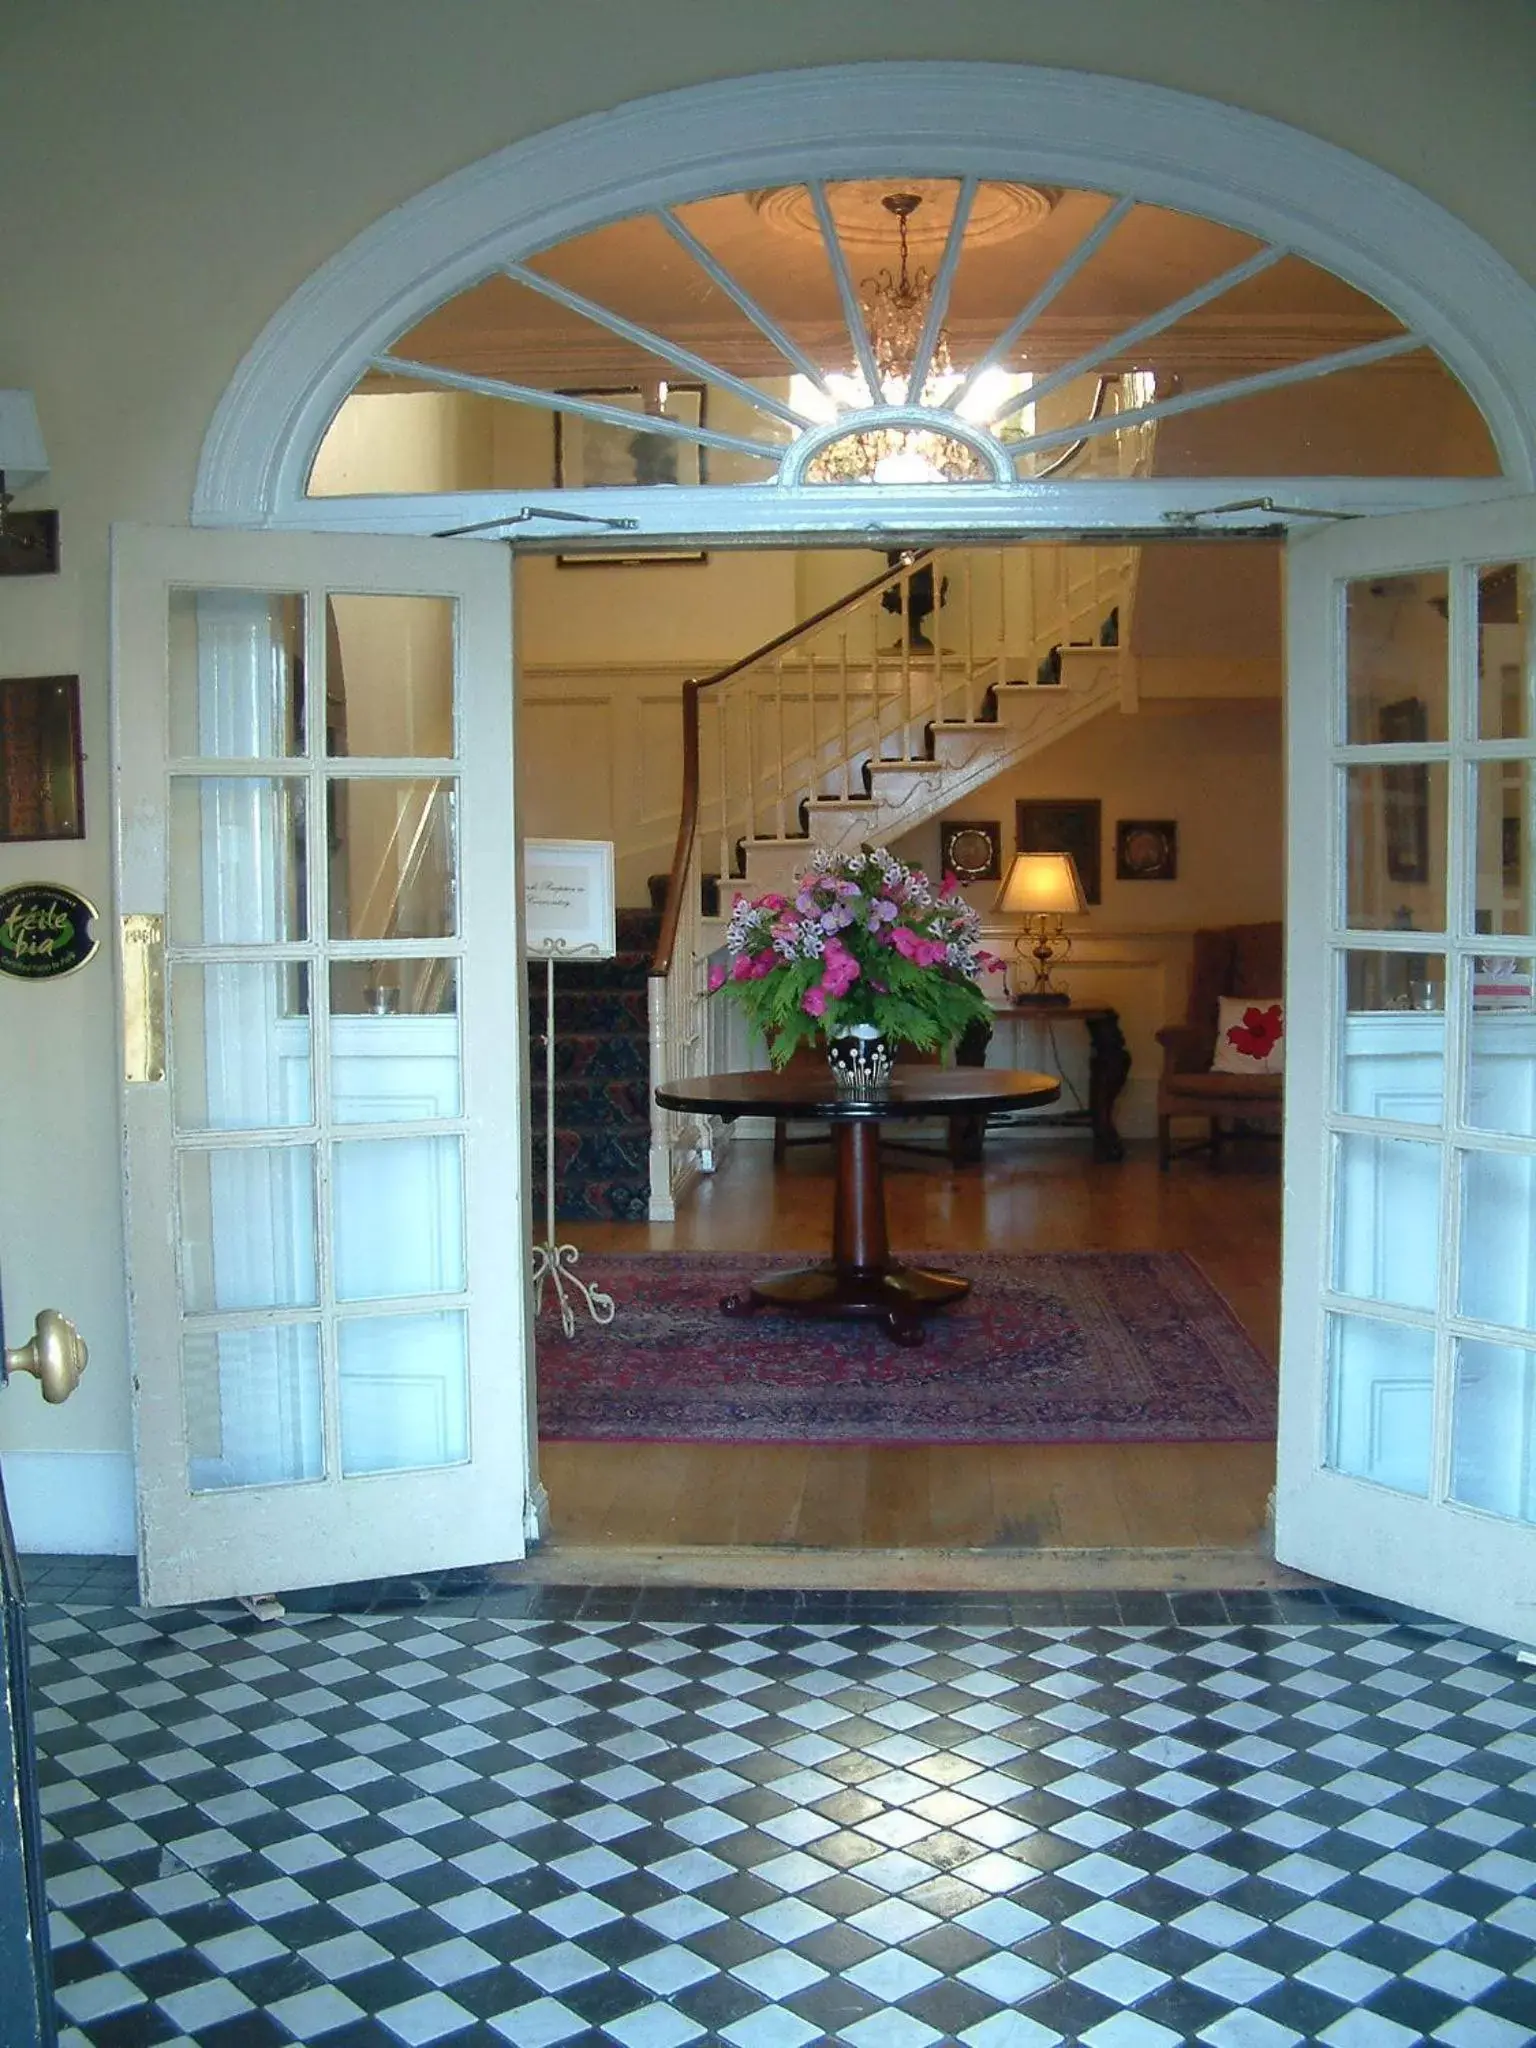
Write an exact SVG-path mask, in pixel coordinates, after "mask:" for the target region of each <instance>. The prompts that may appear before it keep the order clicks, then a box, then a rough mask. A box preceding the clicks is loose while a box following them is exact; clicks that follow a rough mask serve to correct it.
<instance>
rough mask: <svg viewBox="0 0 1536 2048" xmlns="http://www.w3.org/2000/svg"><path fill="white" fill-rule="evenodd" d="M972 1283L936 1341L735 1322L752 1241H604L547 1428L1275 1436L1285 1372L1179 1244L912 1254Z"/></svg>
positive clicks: (783, 1320) (1041, 1439)
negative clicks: (606, 1317)
mask: <svg viewBox="0 0 1536 2048" xmlns="http://www.w3.org/2000/svg"><path fill="white" fill-rule="evenodd" d="M911 1262H912V1263H914V1264H919V1265H933V1266H939V1267H943V1268H947V1269H948V1270H950V1271H953V1272H960V1273H964V1274H966V1275H967V1276H968V1277H969V1278H970V1279H971V1281H972V1282H973V1285H972V1289H971V1292H970V1294H969V1295H967V1296H966V1297H965V1299H964V1300H963V1301H961V1302H959V1303H957V1304H956V1305H955V1306H954V1307H953V1308H948V1309H945V1310H942V1311H941V1312H940V1313H938V1314H937V1315H935V1316H933V1317H931V1318H930V1319H929V1320H928V1322H927V1323H926V1325H925V1332H924V1339H923V1342H922V1344H921V1345H920V1346H916V1347H913V1348H906V1347H903V1346H898V1345H895V1344H892V1343H891V1341H890V1339H889V1338H888V1337H887V1336H886V1334H885V1332H884V1330H883V1329H882V1328H881V1327H880V1326H879V1325H878V1324H877V1323H874V1322H869V1321H860V1322H845V1323H831V1322H821V1321H817V1320H814V1319H805V1318H800V1317H796V1316H793V1315H780V1314H775V1313H774V1312H773V1311H772V1310H769V1309H763V1310H761V1311H759V1312H758V1313H757V1314H756V1315H753V1316H747V1317H740V1316H726V1315H723V1314H722V1313H721V1311H720V1307H719V1302H720V1298H721V1296H722V1295H724V1294H726V1293H727V1292H729V1291H731V1290H734V1289H738V1288H740V1287H741V1285H742V1283H743V1282H744V1281H746V1280H748V1279H749V1278H750V1277H751V1275H752V1274H753V1273H754V1272H759V1271H762V1270H764V1269H766V1268H768V1267H771V1266H778V1267H792V1266H796V1265H803V1264H805V1259H804V1257H803V1256H802V1257H800V1258H778V1259H767V1258H763V1257H761V1256H760V1255H756V1254H753V1253H750V1252H745V1253H725V1254H722V1253H718V1252H666V1253H610V1252H604V1253H601V1254H598V1253H594V1254H593V1255H592V1257H591V1259H590V1260H589V1261H588V1267H589V1270H588V1272H587V1274H586V1277H587V1279H588V1280H589V1281H591V1282H592V1283H593V1284H594V1285H596V1286H599V1287H601V1288H603V1289H604V1291H605V1292H607V1293H609V1294H611V1295H612V1296H613V1298H614V1301H615V1303H616V1304H617V1309H618V1313H617V1315H616V1316H615V1318H614V1321H613V1322H612V1323H611V1324H609V1325H607V1326H606V1327H604V1328H601V1329H598V1328H594V1327H590V1326H588V1325H586V1324H585V1323H583V1324H581V1325H580V1326H579V1327H578V1329H577V1331H576V1333H575V1335H574V1336H572V1337H565V1336H563V1335H562V1334H561V1333H560V1331H559V1329H558V1328H554V1329H550V1328H541V1330H540V1332H539V1348H538V1379H539V1429H540V1434H541V1435H542V1436H543V1437H544V1438H546V1439H547V1440H550V1441H556V1440H565V1441H610V1442H640V1443H645V1442H649V1443H668V1442H670V1443H827V1444H839V1443H840V1444H982V1443H1207V1442H1209V1443H1223V1442H1224V1443H1242V1442H1250V1443H1251V1442H1262V1441H1265V1440H1267V1439H1268V1438H1270V1437H1272V1436H1273V1434H1274V1428H1275V1374H1274V1369H1273V1367H1272V1365H1271V1364H1270V1362H1269V1361H1268V1360H1267V1359H1266V1358H1265V1357H1264V1355H1263V1354H1262V1353H1261V1352H1260V1351H1259V1350H1258V1348H1257V1347H1256V1346H1255V1345H1254V1343H1253V1342H1252V1340H1251V1339H1250V1338H1249V1337H1248V1335H1247V1333H1246V1332H1245V1331H1244V1329H1243V1328H1242V1326H1241V1324H1240V1323H1239V1322H1238V1321H1237V1318H1236V1317H1235V1316H1234V1315H1233V1313H1232V1311H1231V1310H1230V1309H1229V1308H1228V1306H1227V1304H1226V1303H1225V1302H1224V1301H1223V1300H1222V1298H1221V1296H1220V1295H1219V1294H1218V1293H1217V1292H1216V1290H1215V1288H1214V1287H1212V1285H1211V1283H1210V1282H1209V1281H1208V1280H1207V1279H1206V1277H1205V1275H1204V1274H1203V1273H1202V1272H1201V1271H1200V1269H1199V1267H1198V1266H1197V1265H1195V1263H1194V1261H1193V1260H1192V1259H1190V1258H1188V1257H1187V1256H1186V1255H1185V1254H1184V1253H1182V1252H1064V1253H1048V1254H1047V1253H1022V1254H1018V1255H1009V1254H1005V1253H990V1252H989V1253H973V1254H968V1255H965V1256H960V1255H958V1254H952V1253H949V1252H945V1253H942V1254H939V1253H933V1254H929V1255H927V1256H921V1255H913V1256H912V1259H911Z"/></svg>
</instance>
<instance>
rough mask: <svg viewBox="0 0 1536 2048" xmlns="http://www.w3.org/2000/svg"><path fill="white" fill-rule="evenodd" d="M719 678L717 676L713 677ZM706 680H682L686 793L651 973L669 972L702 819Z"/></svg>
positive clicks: (680, 813)
mask: <svg viewBox="0 0 1536 2048" xmlns="http://www.w3.org/2000/svg"><path fill="white" fill-rule="evenodd" d="M712 680H716V681H718V678H712ZM703 688H704V685H703V683H701V682H699V681H698V680H697V679H696V678H695V677H693V676H690V677H689V678H688V680H687V682H685V683H684V684H683V797H682V809H681V810H680V812H679V813H678V820H677V845H676V846H675V848H674V849H673V853H672V871H671V873H670V874H669V875H668V876H667V900H666V902H665V903H664V904H663V906H662V912H661V930H660V931H659V932H658V933H657V934H656V949H655V951H654V952H653V953H652V955H651V972H652V974H666V973H667V972H668V971H669V970H670V969H671V966H672V955H673V953H674V951H675V950H676V947H677V921H678V919H679V918H680V917H681V916H682V911H683V881H684V878H685V877H686V875H687V873H688V863H689V861H690V860H691V859H692V858H693V839H694V833H695V832H696V830H697V828H698V822H699V692H700V690H702V689H703Z"/></svg>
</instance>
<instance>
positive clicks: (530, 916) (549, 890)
mask: <svg viewBox="0 0 1536 2048" xmlns="http://www.w3.org/2000/svg"><path fill="white" fill-rule="evenodd" d="M615 948H616V939H615V933H614V908H613V843H612V841H611V840H607V839H525V840H524V841H523V951H524V953H525V954H526V955H527V957H528V958H529V959H531V960H544V959H569V958H570V957H571V956H572V955H579V956H580V957H581V958H583V959H586V960H611V959H612V958H613V955H614V951H615Z"/></svg>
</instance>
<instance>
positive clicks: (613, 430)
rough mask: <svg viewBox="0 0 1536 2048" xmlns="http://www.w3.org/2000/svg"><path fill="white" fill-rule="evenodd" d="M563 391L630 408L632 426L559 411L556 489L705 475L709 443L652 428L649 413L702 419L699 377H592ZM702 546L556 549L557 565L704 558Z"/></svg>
mask: <svg viewBox="0 0 1536 2048" xmlns="http://www.w3.org/2000/svg"><path fill="white" fill-rule="evenodd" d="M560 395H561V396H562V397H565V398H590V399H594V400H595V401H596V402H597V403H598V404H600V405H606V406H612V407H614V408H616V409H617V410H618V411H620V412H626V413H633V414H634V416H635V424H634V426H633V427H632V428H631V427H627V426H622V427H621V426H619V425H618V424H617V423H616V422H612V421H606V420H589V419H586V418H584V417H583V415H582V414H581V413H577V412H557V413H556V414H555V415H554V422H555V459H554V481H555V485H556V487H557V489H566V490H592V489H602V488H604V487H613V488H616V489H623V490H633V489H635V488H636V487H637V486H641V485H648V484H703V483H708V481H709V460H708V451H707V449H705V448H702V447H701V446H700V445H699V443H698V442H697V441H688V440H684V439H683V438H682V436H681V435H678V434H667V433H660V434H658V433H657V432H656V431H655V429H654V428H647V426H646V424H645V423H646V421H647V419H655V418H661V419H667V420H675V421H676V422H677V423H678V425H679V426H686V427H702V426H703V425H704V423H705V390H704V386H703V385H702V384H656V385H652V386H650V387H649V388H648V389H642V387H641V386H639V385H638V384H617V385H595V386H593V387H591V388H590V389H584V390H579V391H574V390H573V391H567V392H562V393H561V394H560ZM708 559H709V558H708V555H707V554H706V552H705V550H704V549H703V548H669V549H667V550H665V551H664V552H663V553H660V554H635V553H633V552H632V551H630V550H627V549H623V548H595V549H583V550H582V551H581V552H580V553H579V554H560V555H557V556H556V557H555V560H556V562H557V563H558V565H559V566H560V567H561V568H562V569H592V568H606V569H612V568H644V567H654V566H655V565H656V564H658V563H677V562H704V561H707V560H708Z"/></svg>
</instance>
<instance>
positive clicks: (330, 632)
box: [325, 591, 458, 760]
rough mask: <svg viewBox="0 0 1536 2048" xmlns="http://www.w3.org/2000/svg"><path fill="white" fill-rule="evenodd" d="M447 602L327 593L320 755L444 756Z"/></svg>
mask: <svg viewBox="0 0 1536 2048" xmlns="http://www.w3.org/2000/svg"><path fill="white" fill-rule="evenodd" d="M457 618H458V607H457V606H456V605H455V603H454V601H453V599H452V598H448V597H384V596H378V595H362V594H359V593H355V592H341V591H333V592H332V593H331V595H330V597H329V598H328V599H327V600H326V679H325V751H326V753H327V754H328V755H330V756H332V757H333V758H335V757H337V756H340V755H350V756H351V757H352V759H354V760H358V759H374V760H400V759H407V758H409V759H416V760H423V759H425V760H431V759H447V758H448V757H449V756H450V755H451V754H452V753H453V752H454V730H455V723H454V721H455V708H456V707H455V702H454V652H455V650H454V632H455V627H456V623H457Z"/></svg>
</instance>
